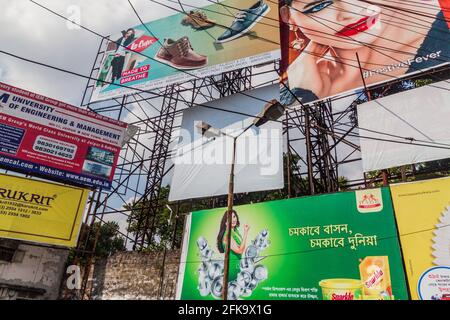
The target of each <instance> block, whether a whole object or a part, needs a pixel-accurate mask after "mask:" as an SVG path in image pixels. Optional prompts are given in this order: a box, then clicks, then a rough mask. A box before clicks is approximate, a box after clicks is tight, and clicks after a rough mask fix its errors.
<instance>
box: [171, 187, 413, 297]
mask: <svg viewBox="0 0 450 320" xmlns="http://www.w3.org/2000/svg"><path fill="white" fill-rule="evenodd" d="M234 209H235V212H236V213H235V214H233V221H232V233H231V236H232V237H231V238H232V240H231V254H230V275H229V299H251V300H253V299H255V300H256V299H261V300H287V299H294V300H322V299H327V300H392V299H396V300H399V299H400V300H405V299H408V293H407V288H406V282H405V275H404V270H403V264H402V258H401V252H400V247H399V241H398V236H397V229H396V226H395V220H394V215H393V209H392V202H391V197H390V193H389V189H388V188H382V189H372V190H362V191H356V192H344V193H337V194H328V195H321V196H315V197H305V198H296V199H289V200H280V201H272V202H265V203H258V204H253V205H245V206H237V207H235V208H234ZM224 213H225V209H223V208H222V209H213V210H204V211H199V212H193V213H192V214H191V215H190V216H189V217H188V220H187V223H186V231H187V232H186V233H185V242H184V248H183V254H182V264H181V267H180V276H179V283H178V292H177V297H178V298H179V299H189V300H197V299H208V300H213V299H221V291H222V283H223V257H224V254H223V253H221V252H223V251H224V249H225V248H226V240H224V239H226V233H225V232H224V231H225V230H226V219H225V218H224Z"/></svg>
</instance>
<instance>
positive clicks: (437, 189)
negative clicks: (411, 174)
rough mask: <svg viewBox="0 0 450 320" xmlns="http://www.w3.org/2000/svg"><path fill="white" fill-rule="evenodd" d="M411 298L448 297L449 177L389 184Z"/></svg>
mask: <svg viewBox="0 0 450 320" xmlns="http://www.w3.org/2000/svg"><path fill="white" fill-rule="evenodd" d="M391 193H392V200H393V203H394V208H395V215H396V218H397V223H398V229H399V232H400V242H401V245H402V251H403V258H404V261H405V266H406V267H405V268H406V273H407V275H408V282H409V289H410V292H411V298H412V299H420V300H449V299H450V251H449V248H450V178H442V179H433V180H427V181H418V182H412V183H406V184H398V185H392V186H391Z"/></svg>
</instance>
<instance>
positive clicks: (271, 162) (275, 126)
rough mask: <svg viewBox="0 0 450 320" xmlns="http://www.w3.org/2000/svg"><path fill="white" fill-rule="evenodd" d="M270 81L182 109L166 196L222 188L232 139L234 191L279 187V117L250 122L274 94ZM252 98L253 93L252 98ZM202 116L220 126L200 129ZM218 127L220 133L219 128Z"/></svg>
mask: <svg viewBox="0 0 450 320" xmlns="http://www.w3.org/2000/svg"><path fill="white" fill-rule="evenodd" d="M279 92H280V91H279V86H278V84H276V85H271V86H267V87H262V88H258V89H255V90H251V91H246V93H245V94H241V93H238V94H234V95H231V96H228V97H225V98H221V99H219V100H215V101H212V102H208V103H207V106H208V107H203V106H201V105H200V106H196V107H192V108H189V109H187V110H185V111H184V112H183V120H182V124H181V131H180V138H179V140H180V141H179V143H178V145H177V146H176V154H175V158H174V160H173V161H174V163H175V169H174V174H173V178H172V184H171V188H170V195H169V201H177V200H183V199H192V198H201V197H212V196H218V195H223V194H227V192H228V181H229V175H230V167H231V163H232V161H231V160H232V154H233V137H235V136H239V138H237V139H236V165H235V169H234V174H235V179H234V189H235V192H236V193H241V192H253V191H262V190H272V189H281V188H283V187H284V177H283V141H282V123H281V122H274V121H269V122H267V123H265V124H263V125H262V126H260V127H259V128H256V127H255V126H252V127H250V129H249V130H247V131H245V132H244V133H243V130H245V128H247V127H249V126H251V125H252V123H253V120H254V118H253V117H249V116H247V115H246V114H249V115H258V114H259V113H260V112H261V111H262V110H263V108H264V106H265V104H266V102H264V101H269V100H272V99H275V98H277V97H278V96H279ZM255 98H256V99H255ZM202 122H204V123H207V124H208V125H211V126H212V127H213V128H215V129H218V130H220V131H221V134H220V136H219V137H210V136H208V134H205V135H202V133H201V131H200V130H199V128H198V125H199V124H201V123H202ZM222 132H223V134H222Z"/></svg>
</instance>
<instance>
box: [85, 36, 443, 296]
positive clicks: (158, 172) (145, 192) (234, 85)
mask: <svg viewBox="0 0 450 320" xmlns="http://www.w3.org/2000/svg"><path fill="white" fill-rule="evenodd" d="M107 43H108V39H103V41H102V42H101V44H100V47H99V50H98V53H97V56H96V58H95V61H94V66H93V68H92V71H91V75H90V77H91V80H89V81H88V83H87V86H86V90H85V92H84V95H83V99H82V106H83V107H86V108H89V109H91V110H93V111H95V112H98V113H101V114H103V115H106V116H109V117H112V118H115V119H118V120H122V121H124V120H125V121H126V122H128V123H130V124H133V125H136V126H138V127H139V128H140V129H139V131H138V133H137V134H136V136H135V137H134V138H133V139H132V140H131V141H130V142H129V143H128V144H127V145H126V146H125V147H124V149H123V150H122V153H121V156H120V160H119V164H118V167H117V170H116V174H115V178H114V183H113V188H112V190H111V191H104V190H101V189H100V190H96V191H94V192H92V193H91V197H90V199H89V205H88V210H87V211H88V212H87V215H86V219H85V225H90V228H88V231H87V234H88V235H87V236H85V237H81V238H80V241H79V245H78V252H79V254H80V255H85V256H87V257H88V259H87V261H88V262H87V264H86V267H85V272H84V278H83V284H82V297H83V298H84V297H89V292H88V291H89V290H87V288H88V278H89V274H90V270H91V269H90V268H91V263H92V256H93V254H94V251H95V246H96V241H94V244H93V245H92V244H89V243H88V241H87V239H88V238H89V233H91V232H92V229H93V228H92V226H93V225H94V223H95V222H100V223H104V222H105V221H106V220H107V218H108V216H111V215H123V216H125V217H127V216H129V215H130V209H129V208H128V209H127V208H126V205H129V204H130V203H134V204H138V203H139V204H140V210H141V211H142V212H141V213H142V214H140V215H139V218H138V220H137V221H128V226H130V224H131V223H134V225H135V226H136V228H135V229H136V230H135V231H133V234H130V233H129V232H128V231H127V232H121V235H122V236H123V237H124V239H126V243H127V245H128V246H129V247H131V248H132V249H133V250H143V249H145V248H147V247H148V246H150V245H151V244H152V242H154V241H156V239H155V228H156V227H157V223H158V215H159V214H160V211H161V207H162V204H161V200H162V195H161V188H162V185H163V181H164V179H165V178H166V177H167V175H168V173H169V172H170V171H171V170H172V168H173V165H170V159H171V158H172V157H173V155H174V154H173V152H172V150H171V144H172V143H173V142H174V140H175V139H176V138H177V135H176V130H177V129H178V128H179V119H180V116H181V114H182V111H183V110H184V109H186V108H189V107H192V106H194V105H197V104H202V103H206V102H208V101H212V100H215V99H219V98H221V97H225V96H229V95H232V94H235V93H239V92H243V91H247V90H250V89H253V88H256V87H259V86H264V85H269V84H274V83H278V81H279V77H278V75H279V67H280V66H279V62H273V63H269V64H265V65H264V66H255V67H248V68H243V69H239V70H236V71H231V72H226V73H223V74H221V75H217V76H211V77H205V78H201V79H193V80H189V81H186V82H183V83H179V84H175V85H170V86H167V87H165V88H163V89H157V90H152V91H151V92H150V91H149V92H148V93H147V92H145V93H134V94H130V95H127V96H123V97H122V98H121V99H110V100H108V101H102V102H95V103H90V102H89V100H90V95H91V94H92V90H93V89H94V87H95V85H96V83H95V80H92V79H95V78H96V77H97V75H98V73H99V70H100V68H99V64H100V62H101V61H102V58H103V56H104V53H105V49H106V46H107ZM447 73H448V69H447ZM268 77H269V78H270V79H268V80H267V78H268ZM261 78H265V81H261V80H260V79H261ZM397 82H398V81H397ZM393 83H396V82H392V83H390V84H385V85H383V87H381V86H378V87H376V88H373V89H372V88H371V90H378V91H379V90H385V89H383V88H387V87H389V86H392V84H393ZM334 103H335V101H333V100H330V99H329V100H326V101H322V102H319V103H314V104H310V105H306V106H302V107H297V108H292V109H289V110H288V111H287V112H286V115H285V118H284V120H283V135H284V137H285V139H286V140H285V143H286V148H285V149H286V152H285V161H286V165H285V169H286V171H285V177H286V179H285V188H284V189H283V190H280V192H281V193H282V194H283V196H284V197H286V198H287V197H294V196H301V195H313V194H321V193H330V192H336V191H339V190H340V187H341V186H340V183H339V169H340V166H342V165H346V164H349V163H352V162H357V161H360V160H361V155H360V147H359V145H358V144H357V143H355V142H354V141H351V139H350V136H351V135H355V134H358V131H357V121H356V119H357V117H356V106H357V104H356V103H351V104H350V105H349V106H348V107H347V108H344V109H343V110H340V111H334V110H333V105H334ZM342 146H344V148H341V147H342ZM374 181H376V179H375V180H373V181H370V182H368V181H366V179H359V180H357V181H356V180H355V181H350V182H349V186H353V187H355V186H362V187H364V186H369V185H370V183H373V182H374ZM235 199H236V203H237V204H241V203H245V201H246V199H247V198H246V197H245V196H243V195H235ZM206 202H207V206H209V207H210V208H213V207H220V206H224V205H225V204H226V197H213V198H210V199H206ZM184 203H188V204H189V203H191V205H192V200H188V201H185V202H184ZM174 205H175V206H176V214H175V215H174V216H173V217H172V221H170V222H169V223H170V224H171V226H173V230H174V231H173V234H174V238H173V240H172V248H174V247H176V246H177V245H179V244H177V243H175V242H176V241H175V233H176V230H178V228H180V227H183V219H184V216H183V213H185V212H179V210H180V205H181V203H180V202H177V203H176V204H174ZM98 230H99V229H97V233H98ZM97 236H98V234H97ZM166 252H167V248H166V249H164V261H165V256H166ZM161 279H162V280H161V281H162V282H161V288H160V294H161V297H163V296H164V295H165V294H164V292H166V291H167V290H166V288H165V287H164V280H163V279H164V273H162V275H161Z"/></svg>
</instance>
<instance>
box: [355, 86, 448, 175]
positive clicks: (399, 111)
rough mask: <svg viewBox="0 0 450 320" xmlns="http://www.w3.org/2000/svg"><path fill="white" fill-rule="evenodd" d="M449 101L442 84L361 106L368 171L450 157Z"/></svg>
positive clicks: (360, 113)
mask: <svg viewBox="0 0 450 320" xmlns="http://www.w3.org/2000/svg"><path fill="white" fill-rule="evenodd" d="M448 101H450V83H448V82H446V81H441V82H436V83H433V84H432V85H428V86H423V87H420V88H417V89H413V90H408V91H404V92H402V93H397V94H393V95H390V96H388V97H384V98H380V99H377V100H374V101H369V102H366V103H363V104H361V105H359V106H358V125H359V127H360V128H363V129H360V130H359V131H360V134H361V136H362V137H360V141H361V154H362V160H363V169H364V171H365V172H367V171H374V170H381V169H388V168H392V167H397V166H402V165H410V164H413V163H420V162H426V161H432V160H439V159H446V158H450V147H449V146H450V126H449V125H448V119H450V108H448ZM401 137H407V138H409V139H410V141H411V142H413V143H412V144H409V143H407V142H408V141H407V140H405V139H404V138H401Z"/></svg>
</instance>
